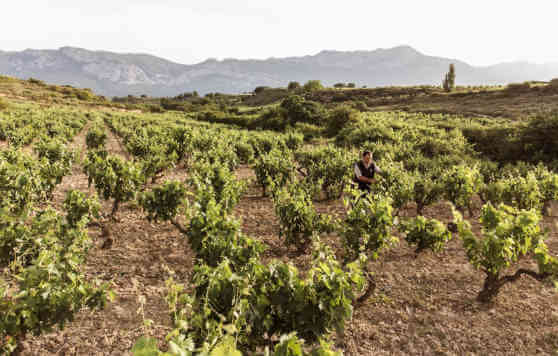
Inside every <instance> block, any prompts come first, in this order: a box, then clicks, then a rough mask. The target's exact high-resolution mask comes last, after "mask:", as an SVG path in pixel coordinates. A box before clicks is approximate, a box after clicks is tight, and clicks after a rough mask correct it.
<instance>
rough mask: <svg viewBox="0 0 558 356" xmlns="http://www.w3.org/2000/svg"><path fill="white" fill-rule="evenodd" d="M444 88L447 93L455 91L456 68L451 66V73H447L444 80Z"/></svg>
mask: <svg viewBox="0 0 558 356" xmlns="http://www.w3.org/2000/svg"><path fill="white" fill-rule="evenodd" d="M442 87H443V88H444V90H445V91H447V92H450V91H453V90H454V89H455V66H454V65H453V63H452V64H450V66H449V72H447V73H446V76H445V77H444V80H443V82H442Z"/></svg>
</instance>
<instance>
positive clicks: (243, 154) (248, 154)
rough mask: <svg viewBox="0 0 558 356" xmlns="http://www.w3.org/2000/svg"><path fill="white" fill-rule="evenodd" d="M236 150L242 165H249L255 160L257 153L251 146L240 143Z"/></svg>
mask: <svg viewBox="0 0 558 356" xmlns="http://www.w3.org/2000/svg"><path fill="white" fill-rule="evenodd" d="M234 149H235V152H236V155H237V156H238V159H239V160H240V162H241V163H244V164H248V163H252V161H253V160H254V156H255V151H254V148H253V147H252V145H251V144H249V143H246V142H242V141H239V142H237V143H236V144H235V146H234Z"/></svg>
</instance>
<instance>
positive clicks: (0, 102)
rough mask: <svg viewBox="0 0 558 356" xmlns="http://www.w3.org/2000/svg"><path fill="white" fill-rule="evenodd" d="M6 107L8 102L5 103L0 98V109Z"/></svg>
mask: <svg viewBox="0 0 558 356" xmlns="http://www.w3.org/2000/svg"><path fill="white" fill-rule="evenodd" d="M7 108H8V103H6V102H5V101H4V100H2V98H0V111H3V110H6V109H7Z"/></svg>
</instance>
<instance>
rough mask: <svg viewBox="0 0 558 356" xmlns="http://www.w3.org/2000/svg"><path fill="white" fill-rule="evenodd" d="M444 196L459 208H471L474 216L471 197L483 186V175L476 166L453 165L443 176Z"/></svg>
mask: <svg viewBox="0 0 558 356" xmlns="http://www.w3.org/2000/svg"><path fill="white" fill-rule="evenodd" d="M441 180H442V186H443V190H444V196H445V197H446V198H447V199H448V200H449V201H450V202H452V203H453V204H454V205H455V206H456V207H457V208H458V209H460V210H463V209H464V208H468V209H469V213H470V214H469V215H471V216H472V210H471V199H472V198H473V195H475V194H476V193H478V192H479V190H480V189H481V187H482V184H483V183H482V182H483V181H482V176H481V174H480V172H479V169H478V167H476V166H465V165H459V166H453V167H452V168H450V169H448V170H447V171H446V172H444V174H442V177H441Z"/></svg>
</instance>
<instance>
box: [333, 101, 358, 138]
mask: <svg viewBox="0 0 558 356" xmlns="http://www.w3.org/2000/svg"><path fill="white" fill-rule="evenodd" d="M357 120H358V112H357V111H356V110H355V109H353V108H351V107H349V106H345V105H343V106H339V107H337V108H336V109H335V110H333V111H332V112H331V113H330V115H329V118H328V120H327V133H328V134H329V135H330V136H334V135H335V134H337V133H338V132H339V131H340V130H341V129H343V128H344V127H345V126H347V125H349V124H351V123H353V122H356V121H357Z"/></svg>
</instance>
